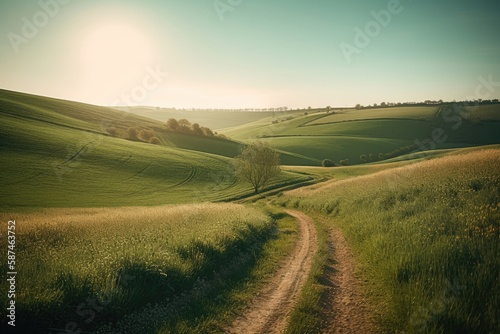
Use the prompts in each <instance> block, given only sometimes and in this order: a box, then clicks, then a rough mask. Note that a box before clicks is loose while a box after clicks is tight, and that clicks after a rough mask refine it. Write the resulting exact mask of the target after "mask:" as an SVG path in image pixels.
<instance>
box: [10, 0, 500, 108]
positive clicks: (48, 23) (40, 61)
mask: <svg viewBox="0 0 500 334" xmlns="http://www.w3.org/2000/svg"><path fill="white" fill-rule="evenodd" d="M499 14H500V2H499V1H498V0H475V1H473V0H470V1H467V0H453V1H439V0H400V1H399V0H142V1H138V0H137V1H131V0H123V1H119V0H40V1H36V0H35V1H33V0H31V1H28V0H17V1H5V0H2V1H1V2H0V31H1V38H0V88H2V89H8V90H15V91H21V92H27V93H32V94H37V95H44V96H50V97H57V98H62V99H68V100H74V101H81V102H86V103H91V104H97V105H106V106H111V105H124V106H127V105H148V106H160V107H176V108H269V107H283V106H287V107H289V108H304V107H308V106H313V107H324V106H327V105H330V106H332V107H344V106H353V105H355V104H358V103H359V104H362V105H369V104H373V103H381V102H384V101H386V102H409V101H423V100H428V99H429V100H439V99H443V100H447V101H451V100H454V99H455V100H464V99H473V98H482V99H488V98H500V38H499V37H498V36H499V35H498V34H499V32H500V19H499Z"/></svg>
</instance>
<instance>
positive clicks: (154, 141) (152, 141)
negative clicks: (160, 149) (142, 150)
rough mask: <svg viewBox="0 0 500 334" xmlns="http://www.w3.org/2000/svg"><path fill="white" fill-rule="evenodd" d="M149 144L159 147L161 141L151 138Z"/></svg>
mask: <svg viewBox="0 0 500 334" xmlns="http://www.w3.org/2000/svg"><path fill="white" fill-rule="evenodd" d="M149 142H150V143H151V144H155V145H160V144H161V141H160V139H158V137H151V139H149Z"/></svg>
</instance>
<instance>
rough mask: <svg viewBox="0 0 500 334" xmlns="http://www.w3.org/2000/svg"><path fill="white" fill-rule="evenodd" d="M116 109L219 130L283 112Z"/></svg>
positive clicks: (148, 108) (161, 119)
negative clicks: (185, 120) (186, 121)
mask: <svg viewBox="0 0 500 334" xmlns="http://www.w3.org/2000/svg"><path fill="white" fill-rule="evenodd" d="M115 109H118V110H122V111H126V112H129V113H132V114H135V115H139V116H144V117H147V118H152V119H156V120H159V121H161V122H166V121H167V120H168V119H169V118H175V119H181V118H185V119H187V120H188V121H190V122H191V123H199V124H203V125H205V126H208V127H209V128H211V129H213V130H216V131H219V130H221V129H224V128H231V127H235V126H239V125H243V124H247V123H251V122H255V121H258V120H260V119H263V118H267V117H273V116H275V115H279V114H280V113H281V112H278V111H276V112H272V111H262V112H260V111H259V112H255V111H217V110H175V111H173V110H157V109H156V108H151V107H117V108H115Z"/></svg>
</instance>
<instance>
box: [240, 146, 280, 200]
mask: <svg viewBox="0 0 500 334" xmlns="http://www.w3.org/2000/svg"><path fill="white" fill-rule="evenodd" d="M235 169H236V175H237V176H238V177H240V178H242V179H245V180H247V181H248V182H250V183H251V184H252V186H253V188H254V191H255V193H258V192H259V190H260V189H262V188H264V187H265V186H266V185H267V184H268V182H269V181H270V180H271V179H272V178H274V177H276V176H278V175H279V174H280V173H281V169H280V156H279V153H278V152H276V151H275V150H273V149H272V148H270V147H269V145H267V144H264V143H261V142H258V143H254V144H251V145H249V146H247V147H245V148H244V149H243V151H242V152H241V154H240V155H239V156H238V157H236V159H235Z"/></svg>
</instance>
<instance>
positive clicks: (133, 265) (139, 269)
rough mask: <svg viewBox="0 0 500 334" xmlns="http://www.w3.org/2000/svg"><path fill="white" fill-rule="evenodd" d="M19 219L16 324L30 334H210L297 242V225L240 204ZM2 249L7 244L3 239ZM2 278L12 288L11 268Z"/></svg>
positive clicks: (48, 213) (53, 212)
mask: <svg viewBox="0 0 500 334" xmlns="http://www.w3.org/2000/svg"><path fill="white" fill-rule="evenodd" d="M14 216H15V219H16V237H17V240H18V241H19V242H18V245H17V248H16V255H17V258H18V259H19V261H18V262H17V271H18V272H19V275H18V276H17V284H18V286H19V287H22V288H21V289H20V291H19V292H18V296H17V299H16V300H17V304H16V310H17V315H18V318H17V322H18V323H19V324H22V327H23V330H24V332H26V333H46V332H47V331H49V330H53V331H58V332H59V331H64V330H68V328H70V327H71V328H73V330H74V331H75V332H76V331H77V329H78V330H81V331H83V332H90V331H95V330H98V331H99V332H108V331H109V330H110V329H111V327H116V326H118V327H120V326H121V327H123V328H126V332H127V333H153V332H156V331H157V330H167V329H169V330H173V331H175V332H180V331H184V332H200V330H201V331H208V330H210V331H213V330H214V327H213V326H216V325H221V324H222V323H224V321H227V320H228V319H230V317H228V315H229V313H228V310H233V309H235V308H238V307H241V305H242V302H244V301H246V299H248V298H249V295H251V294H252V293H253V290H252V289H255V287H256V284H258V282H260V281H261V280H262V279H264V278H265V276H266V275H269V274H270V273H272V271H273V270H274V267H275V265H276V263H277V262H278V261H279V260H280V259H281V257H283V256H284V255H286V254H287V252H288V251H289V250H290V247H292V246H293V240H294V238H295V237H296V234H294V232H293V231H295V230H296V222H295V221H294V220H293V219H289V218H286V217H284V216H282V215H280V216H279V218H277V219H273V218H272V217H278V215H277V213H274V214H271V215H270V214H266V213H265V212H263V211H262V210H260V209H257V208H251V207H244V206H242V205H235V204H197V205H184V206H160V207H126V208H124V207H122V208H114V209H113V208H103V209H95V208H85V209H47V210H43V211H39V212H36V213H28V214H15V215H14ZM0 217H1V218H0V219H1V220H2V221H7V220H9V219H13V218H12V217H13V215H12V214H1V216H0ZM287 231H288V232H287ZM282 232H283V233H282ZM290 232H291V233H290ZM0 246H1V247H2V249H6V248H7V245H6V239H5V238H2V239H1V241H0ZM257 262H259V263H258V265H257ZM0 275H1V283H0V287H1V288H2V291H7V290H8V288H7V281H6V272H5V271H4V272H2V273H1V274H0ZM35 277H36V279H33V278H35ZM5 302H6V299H4V298H2V307H3V308H4V307H6V305H5ZM108 323H111V324H112V326H111V327H110V326H109V325H107V324H108ZM120 323H121V324H120ZM68 324H69V325H68ZM4 325H6V322H2V326H4ZM202 328H204V329H202ZM215 329H216V327H215Z"/></svg>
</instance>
